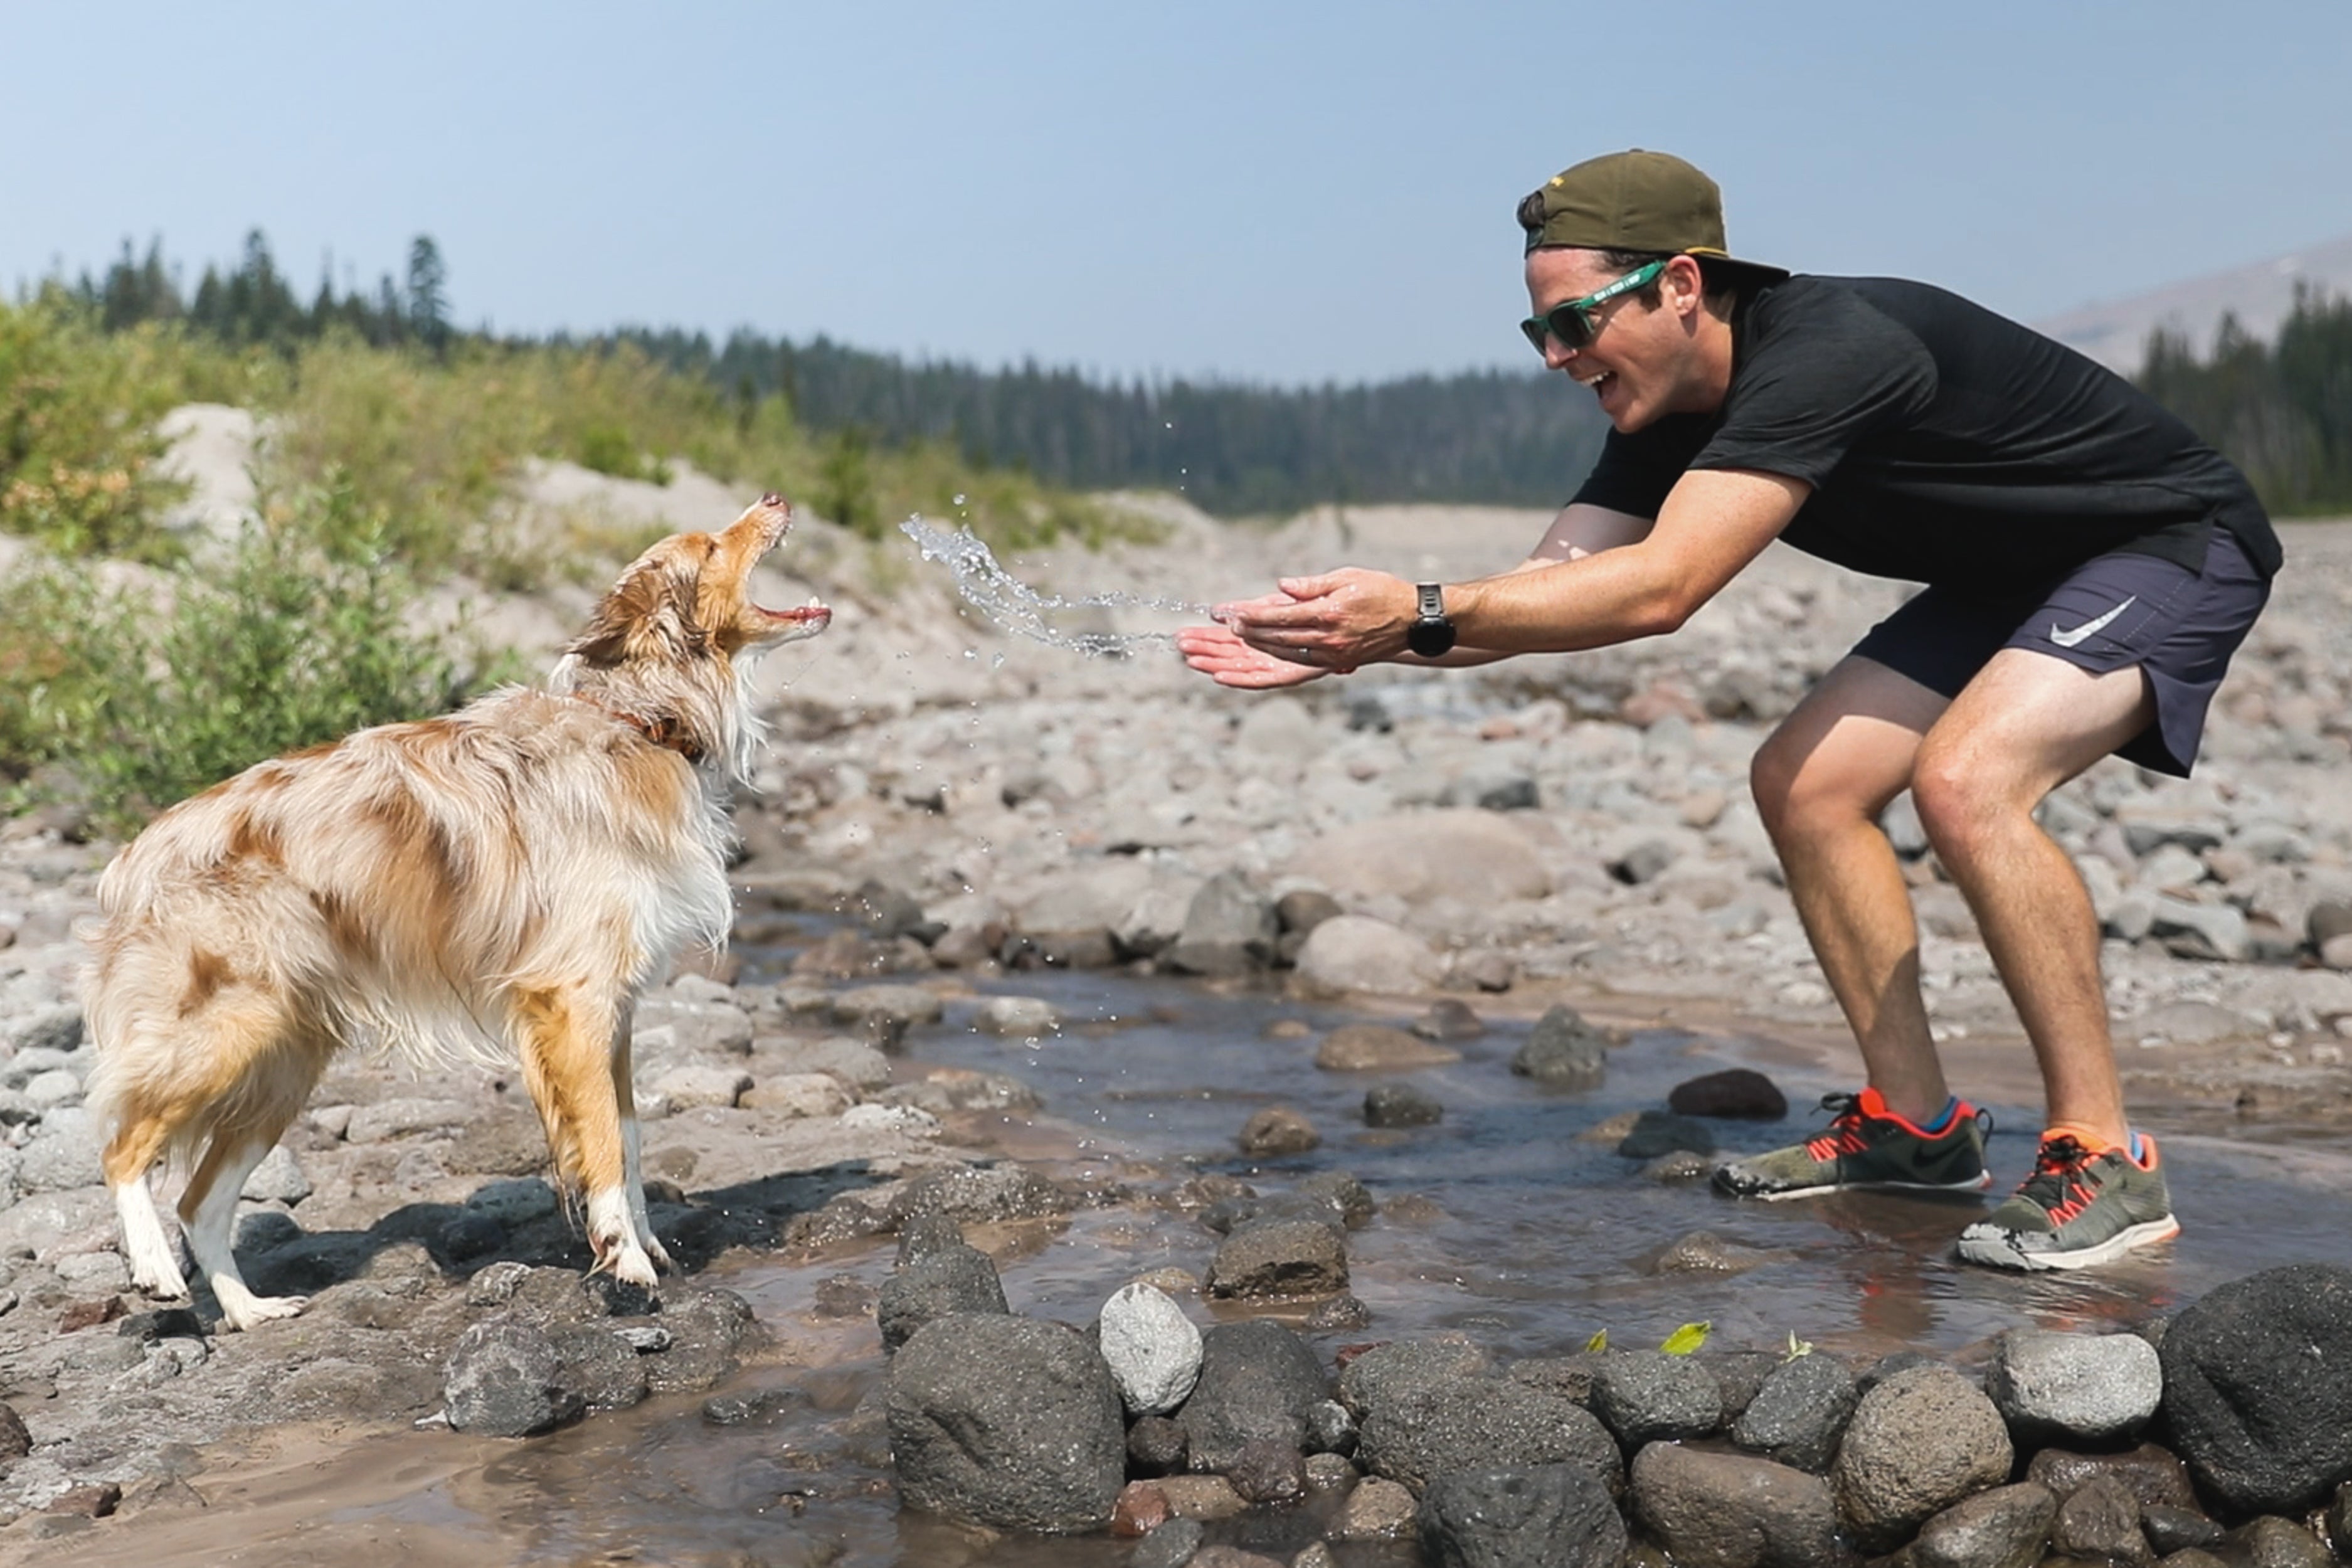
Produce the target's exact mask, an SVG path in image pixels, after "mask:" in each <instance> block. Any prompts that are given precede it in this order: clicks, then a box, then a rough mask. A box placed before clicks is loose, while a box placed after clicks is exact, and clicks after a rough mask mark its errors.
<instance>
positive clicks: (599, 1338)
mask: <svg viewBox="0 0 2352 1568" xmlns="http://www.w3.org/2000/svg"><path fill="white" fill-rule="evenodd" d="M548 1342H549V1343H550V1344H551V1345H553V1346H554V1348H555V1355H556V1368H555V1374H554V1375H555V1383H556V1384H557V1386H558V1387H559V1388H561V1389H562V1390H563V1391H564V1394H563V1396H562V1397H566V1398H569V1397H576V1398H577V1399H578V1400H579V1401H580V1403H581V1405H583V1407H584V1408H586V1409H588V1410H591V1411H599V1410H626V1409H627V1408H629V1406H631V1405H637V1404H641V1403H643V1402H644V1400H645V1397H646V1391H647V1390H648V1388H649V1387H650V1386H651V1384H650V1382H649V1380H648V1379H647V1377H646V1363H645V1359H644V1357H643V1356H641V1355H640V1354H639V1353H638V1352H637V1350H636V1348H635V1346H634V1345H632V1344H631V1343H629V1342H628V1341H626V1340H625V1339H624V1338H623V1337H622V1335H621V1334H620V1333H618V1332H615V1331H614V1330H613V1329H611V1328H609V1327H607V1326H606V1325H604V1324H603V1323H573V1324H571V1325H570V1326H568V1327H565V1328H560V1329H557V1330H555V1331H553V1332H551V1334H549V1335H548ZM664 1343H665V1344H667V1340H666V1339H665V1341H664Z"/></svg>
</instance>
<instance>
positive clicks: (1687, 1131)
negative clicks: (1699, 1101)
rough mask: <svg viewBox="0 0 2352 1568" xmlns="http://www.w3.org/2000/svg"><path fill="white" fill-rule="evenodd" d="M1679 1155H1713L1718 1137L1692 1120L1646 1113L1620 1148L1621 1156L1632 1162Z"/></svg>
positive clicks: (1666, 1113) (1635, 1121)
mask: <svg viewBox="0 0 2352 1568" xmlns="http://www.w3.org/2000/svg"><path fill="white" fill-rule="evenodd" d="M1677 1151H1686V1152H1690V1153H1693V1154H1698V1155H1706V1154H1712V1153H1714V1152H1715V1134H1714V1133H1712V1132H1710V1131H1707V1130H1706V1123H1705V1122H1703V1121H1696V1120H1695V1119H1693V1118H1691V1117H1688V1116H1682V1115H1677V1114H1676V1113H1675V1112H1674V1111H1671V1110H1644V1111H1643V1112H1642V1113H1641V1114H1640V1115H1639V1116H1637V1117H1635V1118H1634V1119H1633V1129H1632V1131H1628V1132H1627V1133H1626V1134H1625V1136H1624V1138H1623V1139H1622V1141H1620V1142H1619V1143H1618V1145H1617V1152H1618V1153H1620V1154H1622V1155H1623V1156H1624V1157H1625V1158H1626V1159H1628V1160H1654V1159H1656V1158H1657V1157H1658V1156H1659V1155H1661V1154H1672V1153H1675V1152H1677Z"/></svg>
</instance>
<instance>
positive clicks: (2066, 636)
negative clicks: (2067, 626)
mask: <svg viewBox="0 0 2352 1568" xmlns="http://www.w3.org/2000/svg"><path fill="white" fill-rule="evenodd" d="M2138 602H2139V595H2137V594H2134V595H2132V596H2131V597H2130V598H2128V599H2126V600H2125V601H2124V602H2123V603H2122V604H2120V605H2116V607H2115V608H2114V609H2112V610H2109V611H2108V612H2107V613H2106V614H2105V615H2104V616H2098V617H2097V618H2095V619H2094V620H2088V621H2084V623H2083V624H2082V625H2081V626H2076V627H2075V628H2074V630H2073V631H2071V632H2062V631H2060V630H2059V629H2058V623H2057V622H2056V621H2053V622H2051V623H2050V640H2051V641H2052V642H2054V643H2056V644H2057V645H2058V646H2059V647H2074V645H2075V644H2076V643H2078V642H2081V641H2082V640H2083V639H2084V637H2089V636H2090V635H2091V634H2092V633H2094V632H2097V631H2101V630H2104V629H2105V626H2106V624H2107V623H2108V622H2109V621H2112V620H2114V619H2115V618H2116V616H2120V615H2122V614H2123V613H2124V612H2125V611H2126V610H2128V609H2130V608H2131V607H2132V605H2135V604H2137V603H2138Z"/></svg>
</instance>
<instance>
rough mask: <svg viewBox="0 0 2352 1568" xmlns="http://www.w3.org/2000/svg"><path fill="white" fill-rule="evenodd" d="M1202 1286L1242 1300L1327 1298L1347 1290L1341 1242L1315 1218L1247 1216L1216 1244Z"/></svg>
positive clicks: (1345, 1262)
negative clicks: (1241, 1224) (1252, 1217)
mask: <svg viewBox="0 0 2352 1568" xmlns="http://www.w3.org/2000/svg"><path fill="white" fill-rule="evenodd" d="M1208 1286H1209V1294H1211V1295H1212V1296H1237V1297H1240V1298H1242V1299H1244V1300H1281V1299H1285V1298H1289V1297H1297V1296H1328V1295H1331V1294H1334V1293H1335V1292H1338V1291H1341V1290H1345V1289H1347V1288H1348V1249H1347V1246H1346V1244H1345V1243H1344V1242H1343V1241H1342V1240H1341V1239H1340V1236H1339V1232H1338V1231H1337V1230H1335V1229H1333V1228H1332V1227H1331V1226H1328V1225H1326V1224H1324V1223H1322V1222H1321V1221H1319V1220H1311V1219H1261V1220H1253V1221H1251V1222H1250V1223H1249V1224H1247V1225H1244V1226H1235V1227H1234V1231H1233V1234H1231V1235H1230V1236H1228V1237H1225V1239H1224V1241H1223V1243H1222V1244H1221V1245H1220V1246H1219V1247H1218V1248H1217V1255H1216V1257H1215V1258H1213V1259H1211V1261H1210V1263H1209V1280H1208Z"/></svg>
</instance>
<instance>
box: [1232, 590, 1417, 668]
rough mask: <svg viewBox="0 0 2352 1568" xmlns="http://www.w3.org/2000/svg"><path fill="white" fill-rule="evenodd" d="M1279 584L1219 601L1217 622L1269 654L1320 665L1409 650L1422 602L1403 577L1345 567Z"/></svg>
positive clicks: (1347, 663) (1340, 665) (1338, 664)
mask: <svg viewBox="0 0 2352 1568" xmlns="http://www.w3.org/2000/svg"><path fill="white" fill-rule="evenodd" d="M1276 586H1277V587H1278V588H1279V589H1280V590H1281V591H1280V592H1279V593H1274V594H1268V595H1265V597H1263V598H1258V599H1245V600H1243V601H1242V602H1241V603H1239V604H1233V605H1218V606H1217V607H1216V611H1215V614H1216V617H1217V619H1218V621H1219V622H1220V623H1221V624H1223V625H1224V626H1228V627H1230V628H1232V630H1233V633H1234V636H1236V637H1239V638H1241V640H1242V641H1243V642H1244V643H1247V644H1248V645H1249V646H1250V647H1254V648H1255V649H1257V650H1258V651H1259V652H1260V653H1263V654H1265V655H1266V656H1267V657H1268V658H1275V659H1279V660H1284V661H1286V662H1288V663H1292V664H1304V665H1307V666H1310V667H1312V668H1317V669H1353V668H1356V666H1358V665H1360V664H1370V663H1372V662H1373V661H1374V660H1376V659H1385V658H1394V657H1396V656H1397V655H1398V654H1400V653H1402V652H1403V651H1404V635H1405V631H1406V628H1407V627H1409V626H1412V619H1413V616H1414V614H1415V612H1416V610H1417V608H1418V605H1417V601H1416V598H1415V595H1414V593H1413V587H1412V584H1410V583H1408V582H1406V581H1405V580H1404V579H1403V578H1402V577H1391V576H1390V575H1389V574H1387V573H1385V572H1368V571H1366V570H1364V569H1363V568H1362V567H1360V566H1347V567H1342V568H1341V569H1340V570H1339V571H1337V572H1326V573H1324V574H1321V575H1320V576H1316V577H1285V578H1283V579H1282V580H1281V581H1280V583H1278V584H1276Z"/></svg>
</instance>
